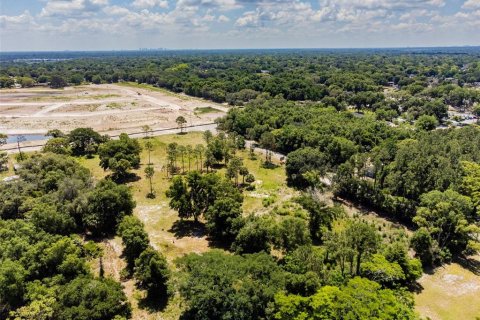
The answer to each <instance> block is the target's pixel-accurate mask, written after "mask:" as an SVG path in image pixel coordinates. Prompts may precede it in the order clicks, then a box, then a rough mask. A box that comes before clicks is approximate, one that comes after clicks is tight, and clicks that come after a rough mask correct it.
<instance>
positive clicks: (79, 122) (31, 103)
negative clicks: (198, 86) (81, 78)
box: [0, 84, 228, 135]
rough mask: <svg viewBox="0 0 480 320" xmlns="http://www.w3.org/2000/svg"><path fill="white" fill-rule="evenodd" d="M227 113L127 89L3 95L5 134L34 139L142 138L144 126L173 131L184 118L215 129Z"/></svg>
mask: <svg viewBox="0 0 480 320" xmlns="http://www.w3.org/2000/svg"><path fill="white" fill-rule="evenodd" d="M207 107H210V108H213V112H208V113H201V114H196V113H195V108H207ZM215 110H218V112H216V111H215ZM227 110H228V108H227V107H225V106H224V105H221V104H216V103H213V102H208V101H205V100H200V99H193V98H187V97H183V96H181V95H176V94H169V93H167V92H162V91H157V90H148V89H146V88H137V87H128V86H125V85H122V86H121V85H114V84H103V85H84V86H78V87H68V88H65V89H63V90H55V89H47V88H41V89H38V88H29V89H9V90H1V91H0V132H2V133H5V134H32V133H46V132H47V131H48V130H51V129H60V130H62V131H66V132H68V131H70V130H72V129H75V128H78V127H91V128H93V129H94V130H96V131H99V132H102V133H108V134H110V135H114V134H119V133H121V132H127V133H131V132H138V131H141V127H142V126H144V125H148V126H150V127H151V128H152V129H162V128H172V127H175V126H176V123H175V119H176V118H177V117H178V116H180V115H182V116H184V117H185V119H186V120H187V125H196V124H203V123H211V122H213V120H214V119H215V118H217V117H219V116H220V115H222V114H223V112H225V111H227Z"/></svg>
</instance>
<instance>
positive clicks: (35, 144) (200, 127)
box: [0, 123, 217, 154]
mask: <svg viewBox="0 0 480 320" xmlns="http://www.w3.org/2000/svg"><path fill="white" fill-rule="evenodd" d="M207 130H210V131H211V132H212V133H213V134H215V133H216V132H217V125H216V124H215V123H206V124H197V125H193V126H189V127H186V128H185V129H183V131H184V132H195V131H197V132H198V131H207ZM175 133H180V129H178V128H166V129H157V130H154V131H153V132H152V133H151V136H152V137H156V136H162V135H166V134H175ZM128 135H129V136H130V137H132V138H142V137H144V136H145V134H144V133H143V132H133V133H129V134H128ZM112 138H113V139H118V136H112ZM46 142H47V141H46V140H43V141H29V142H28V143H27V142H26V143H22V144H21V149H22V151H40V150H41V149H42V147H43V146H44V145H45V143H46ZM0 151H6V152H7V153H9V154H14V153H18V149H17V144H16V143H10V144H7V145H5V146H3V148H0Z"/></svg>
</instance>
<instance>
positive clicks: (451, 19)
mask: <svg viewBox="0 0 480 320" xmlns="http://www.w3.org/2000/svg"><path fill="white" fill-rule="evenodd" d="M454 45H480V0H336V1H333V0H315V1H304V0H259V1H255V0H179V1H171V0H0V50H1V51H15V50H21V51H29V50H109V49H116V50H121V49H138V48H159V47H164V48H170V49H197V48H198V49H207V48H214V49H216V48H299V47H301V48H334V47H335V48H336V47H341V48H345V47H362V48H363V47H405V46H454Z"/></svg>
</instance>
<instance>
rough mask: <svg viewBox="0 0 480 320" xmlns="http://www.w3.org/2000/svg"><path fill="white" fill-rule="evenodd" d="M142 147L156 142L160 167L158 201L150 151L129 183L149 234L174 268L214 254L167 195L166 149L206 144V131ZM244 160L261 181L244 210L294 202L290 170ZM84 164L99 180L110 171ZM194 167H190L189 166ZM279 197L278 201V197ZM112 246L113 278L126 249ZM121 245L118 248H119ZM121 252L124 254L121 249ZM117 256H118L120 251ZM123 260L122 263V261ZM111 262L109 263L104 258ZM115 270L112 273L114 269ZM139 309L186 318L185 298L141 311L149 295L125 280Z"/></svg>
mask: <svg viewBox="0 0 480 320" xmlns="http://www.w3.org/2000/svg"><path fill="white" fill-rule="evenodd" d="M139 141H140V143H141V144H142V146H144V145H145V142H146V141H150V142H152V144H153V146H154V147H153V151H152V152H151V154H150V158H151V159H150V160H151V162H152V163H153V166H154V168H155V176H154V180H153V187H154V190H155V192H156V198H155V199H148V198H147V197H146V195H147V193H148V192H149V191H150V189H149V188H150V187H149V183H148V180H147V179H145V175H144V173H143V171H144V169H145V166H146V165H147V163H148V152H147V151H146V150H145V149H144V150H143V151H142V154H141V166H140V168H139V169H138V170H135V171H134V172H135V173H136V174H137V176H138V177H139V179H138V180H136V181H134V182H131V183H129V184H128V185H129V186H130V187H131V190H132V193H133V196H134V198H135V201H136V202H137V207H136V208H135V211H134V214H135V215H136V216H137V217H138V218H139V219H140V220H142V221H143V223H144V224H145V229H146V231H147V232H148V234H149V237H150V241H151V244H152V246H153V247H154V248H156V249H157V250H159V251H160V252H162V253H163V254H164V255H165V256H166V258H167V260H168V261H169V262H170V265H171V267H172V268H174V265H173V263H172V262H173V260H175V259H176V258H178V257H181V256H183V255H185V254H188V253H192V252H195V253H202V252H206V251H208V250H210V246H209V242H208V240H207V238H206V236H205V234H204V231H203V230H201V229H193V230H190V232H189V233H188V234H183V233H182V232H180V231H179V229H177V228H176V222H177V221H178V216H177V213H176V211H174V210H172V209H170V208H169V206H168V199H167V197H166V196H165V191H166V190H167V188H168V186H169V184H170V180H169V179H168V178H167V177H166V173H165V171H164V170H162V169H163V166H164V165H165V164H166V162H167V154H166V148H167V145H168V144H169V143H171V142H176V143H178V144H180V145H188V144H190V145H192V146H195V145H197V144H203V143H204V141H203V133H202V132H191V133H188V134H185V135H178V134H173V135H164V136H159V137H154V138H150V139H148V140H147V139H139ZM237 155H238V156H240V157H241V158H243V160H244V164H245V166H246V167H247V168H248V170H249V171H250V172H251V173H252V174H253V175H254V176H255V178H256V180H257V181H256V183H255V186H256V189H255V190H254V191H245V192H244V195H245V200H244V212H245V214H249V213H253V212H258V213H261V212H267V211H269V210H271V209H273V208H274V207H275V206H280V205H281V204H282V203H284V202H285V201H288V199H291V197H292V196H293V195H295V194H296V193H295V192H294V191H293V190H292V189H290V188H288V187H287V186H286V183H285V169H284V168H283V167H281V166H278V167H276V168H274V169H265V168H263V167H262V162H263V157H262V156H261V155H257V158H256V159H253V160H252V159H250V158H249V155H248V151H240V152H238V153H237ZM79 162H80V163H81V164H82V165H84V166H85V167H87V168H89V169H90V171H91V173H92V174H93V176H94V177H95V178H96V179H102V178H104V177H105V176H106V175H108V172H105V171H104V170H103V169H101V168H100V167H99V165H98V164H99V159H98V157H94V158H92V159H86V158H81V159H79ZM194 167H195V163H194V161H192V163H191V168H192V169H194ZM186 168H188V163H186ZM217 172H218V173H219V174H224V172H225V169H223V168H222V169H219V170H218V171H217ZM269 196H272V198H274V199H275V200H274V202H273V203H271V204H270V205H269V206H268V208H265V207H264V206H263V204H262V200H263V199H264V197H269ZM273 196H274V197H273ZM108 243H109V247H108V248H107V249H108V250H107V251H106V253H105V254H107V255H110V257H109V258H104V259H106V260H107V261H108V263H109V267H108V268H109V270H112V269H113V271H111V273H112V274H116V270H117V269H118V268H119V266H121V259H119V258H118V256H119V254H120V252H121V249H118V248H117V250H110V249H111V248H112V246H113V247H114V246H115V243H117V240H112V241H110V240H109V241H108ZM117 246H118V244H117ZM119 250H120V251H119ZM115 252H116V253H115ZM119 260H120V261H119ZM104 263H105V260H104ZM109 272H110V271H109ZM122 283H123V285H124V286H125V292H126V293H127V295H128V297H129V299H130V301H131V302H132V306H133V309H134V313H133V318H134V319H178V318H179V316H180V314H181V311H182V310H181V305H182V303H181V298H180V297H179V296H178V295H176V296H175V297H173V298H172V299H171V300H170V303H169V304H168V305H167V307H166V308H165V310H163V311H161V312H149V311H147V310H144V309H140V308H139V307H138V303H139V302H138V301H139V299H140V300H141V297H143V294H144V293H143V292H142V291H139V290H137V289H135V286H134V285H133V284H132V283H131V280H129V281H124V282H122Z"/></svg>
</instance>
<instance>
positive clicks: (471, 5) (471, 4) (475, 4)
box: [462, 0, 480, 9]
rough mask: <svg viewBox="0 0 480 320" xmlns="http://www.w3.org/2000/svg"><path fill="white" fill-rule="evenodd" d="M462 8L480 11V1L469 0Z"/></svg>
mask: <svg viewBox="0 0 480 320" xmlns="http://www.w3.org/2000/svg"><path fill="white" fill-rule="evenodd" d="M462 8H465V9H480V0H467V1H465V3H464V4H463V6H462Z"/></svg>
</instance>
